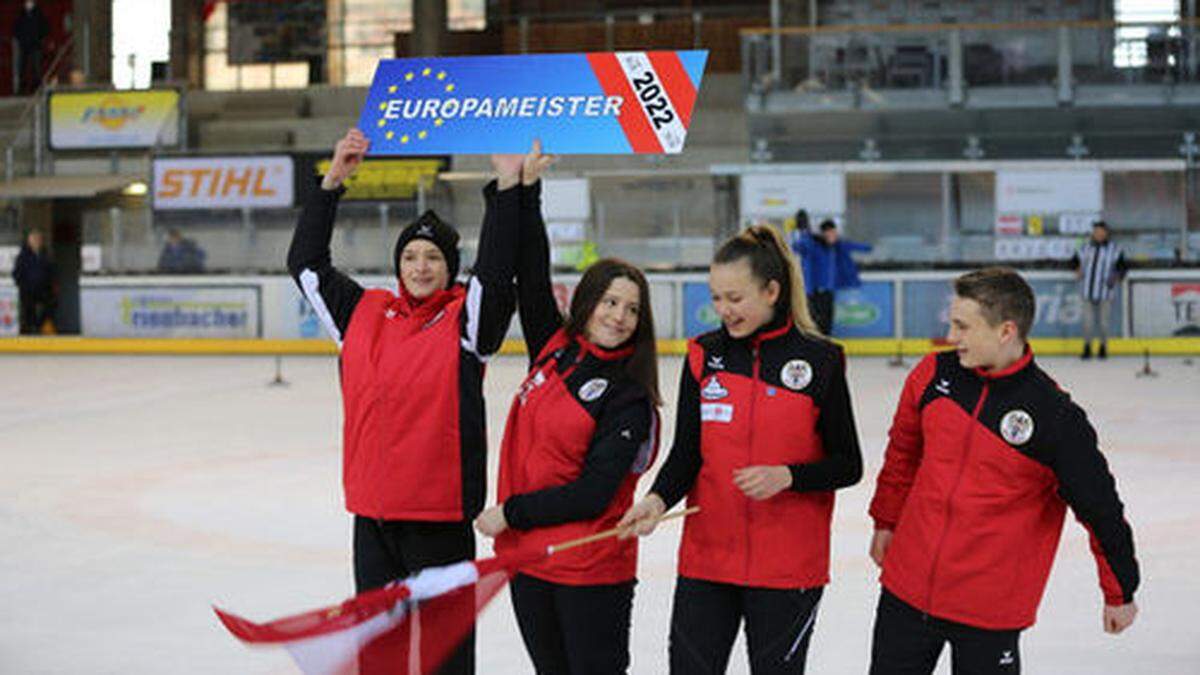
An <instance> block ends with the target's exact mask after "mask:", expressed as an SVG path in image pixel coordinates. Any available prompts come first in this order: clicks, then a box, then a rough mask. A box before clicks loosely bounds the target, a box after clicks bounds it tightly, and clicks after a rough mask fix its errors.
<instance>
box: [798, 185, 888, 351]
mask: <svg viewBox="0 0 1200 675" xmlns="http://www.w3.org/2000/svg"><path fill="white" fill-rule="evenodd" d="M802 223H803V224H807V223H808V214H807V213H805V212H804V211H803V209H802V210H800V211H799V212H797V213H796V224H797V226H798V227H797V229H796V234H795V236H794V238H793V240H792V250H794V251H795V252H796V255H798V256H800V266H801V267H802V268H803V270H804V287H805V289H806V291H807V292H808V307H809V310H810V311H811V312H812V315H813V321H815V322H816V323H817V327H818V328H820V329H821V332H822V333H824V334H825V335H830V334H831V332H832V330H833V296H834V293H836V292H837V291H839V290H841V289H843V288H857V287H858V286H860V285H862V282H861V281H859V278H858V265H857V264H856V263H855V262H854V259H853V258H851V257H850V254H851V253H853V252H855V251H862V252H864V253H868V252H870V251H871V245H870V244H862V243H859V242H856V241H849V240H846V239H841V238H839V237H838V229H837V224H836V223H834V222H833V221H832V220H829V219H826V220H823V221H821V226H820V228H819V231H820V234H813V233H812V232H811V231H810V230H809V229H808V228H807V227H804V226H802V225H801V224H802Z"/></svg>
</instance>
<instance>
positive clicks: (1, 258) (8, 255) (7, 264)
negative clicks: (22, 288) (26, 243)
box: [0, 246, 21, 276]
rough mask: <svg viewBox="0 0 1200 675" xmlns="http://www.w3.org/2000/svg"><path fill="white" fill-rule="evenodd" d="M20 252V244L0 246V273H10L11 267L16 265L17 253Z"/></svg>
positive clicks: (8, 274) (5, 274)
mask: <svg viewBox="0 0 1200 675" xmlns="http://www.w3.org/2000/svg"><path fill="white" fill-rule="evenodd" d="M20 253H21V247H20V246H0V274H3V275H4V276H10V275H12V271H13V268H14V267H16V266H17V255H19V254H20Z"/></svg>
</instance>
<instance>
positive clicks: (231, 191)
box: [157, 167, 275, 199]
mask: <svg viewBox="0 0 1200 675" xmlns="http://www.w3.org/2000/svg"><path fill="white" fill-rule="evenodd" d="M267 182H268V168H267V167H258V168H253V167H245V168H225V167H215V168H204V167H197V168H194V169H168V170H167V171H166V172H164V173H163V177H162V184H163V187H162V190H161V191H160V192H159V193H158V195H157V196H158V198H160V199H171V198H174V197H181V196H187V197H199V196H206V197H229V196H237V197H273V196H275V188H273V187H271V186H270V185H268V184H267Z"/></svg>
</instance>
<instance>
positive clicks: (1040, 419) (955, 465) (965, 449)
mask: <svg viewBox="0 0 1200 675" xmlns="http://www.w3.org/2000/svg"><path fill="white" fill-rule="evenodd" d="M889 436H890V441H889V443H888V447H887V452H886V455H885V458H884V466H883V469H882V470H881V471H880V473H879V479H878V482H877V486H876V490H875V498H874V499H873V500H872V502H871V509H870V512H871V516H872V517H873V518H874V519H875V524H876V528H878V529H883V530H894V535H893V537H892V540H891V543H890V544H889V546H888V549H887V553H886V554H885V556H884V561H883V576H882V583H883V585H884V587H886V588H887V589H888V590H889V591H891V592H892V593H893V594H894V595H896V596H897V597H899V598H900V599H901V600H903V601H905V602H907V603H908V604H910V605H912V606H913V607H916V608H917V609H919V610H921V611H922V612H925V613H927V614H930V615H932V616H937V617H940V618H944V619H949V620H952V621H957V622H960V623H965V624H968V625H971V626H976V627H979V628H986V629H992V630H1010V629H1019V628H1025V627H1027V626H1030V625H1032V624H1033V623H1034V621H1035V619H1036V615H1037V607H1038V603H1039V602H1040V601H1041V597H1042V592H1043V591H1044V590H1045V587H1046V580H1047V578H1048V577H1049V575H1050V566H1051V564H1052V563H1053V561H1054V554H1055V551H1056V550H1057V548H1058V540H1059V536H1060V535H1061V533H1062V525H1063V518H1064V515H1065V512H1066V508H1067V506H1070V507H1071V509H1072V510H1073V511H1074V512H1075V516H1076V517H1077V518H1078V519H1079V521H1080V522H1081V523H1083V525H1084V526H1085V527H1086V528H1087V530H1088V533H1089V534H1090V539H1091V548H1092V552H1093V553H1094V554H1095V557H1096V564H1097V567H1098V569H1099V574H1100V586H1101V588H1102V590H1103V592H1104V598H1105V602H1106V603H1108V604H1110V605H1119V604H1124V603H1127V602H1131V601H1132V600H1133V593H1134V591H1135V590H1136V589H1137V586H1138V563H1137V560H1136V559H1135V557H1134V550H1133V532H1132V530H1131V529H1130V527H1129V524H1128V523H1127V522H1126V521H1125V518H1124V515H1123V513H1124V507H1123V506H1122V504H1121V500H1120V499H1119V497H1118V496H1117V490H1116V484H1115V482H1114V480H1113V477H1112V474H1110V473H1109V470H1108V464H1107V463H1106V462H1105V459H1104V455H1103V454H1101V453H1100V450H1099V449H1098V447H1097V442H1096V432H1095V431H1094V430H1093V429H1092V425H1091V424H1090V423H1089V422H1088V419H1087V416H1086V415H1085V414H1084V412H1083V410H1081V409H1080V408H1079V406H1077V405H1076V404H1075V403H1073V402H1072V401H1071V398H1070V396H1068V395H1067V394H1066V393H1064V392H1063V391H1061V390H1060V389H1059V388H1058V386H1057V385H1056V384H1055V382H1054V381H1053V380H1051V379H1050V377H1049V376H1048V375H1046V373H1045V372H1043V371H1042V370H1041V368H1039V367H1038V366H1037V365H1036V364H1035V363H1034V361H1033V354H1032V352H1026V354H1025V356H1024V357H1023V358H1022V359H1021V360H1020V361H1018V362H1017V363H1016V364H1014V365H1013V366H1011V367H1010V368H1007V369H1005V370H1004V371H1002V372H998V373H986V372H984V371H981V370H971V369H967V368H963V367H962V366H961V365H960V364H959V362H958V356H957V354H956V353H954V352H941V353H938V354H931V355H929V356H927V357H925V359H924V360H923V361H921V363H920V364H918V365H917V367H916V368H915V369H913V371H912V373H911V374H910V375H909V376H908V381H907V383H906V384H905V387H904V392H903V393H902V394H901V397H900V404H899V406H898V407H897V409H896V416H895V419H894V421H893V423H892V429H891V431H890V432H889Z"/></svg>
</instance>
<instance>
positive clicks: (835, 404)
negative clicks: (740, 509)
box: [788, 350, 863, 492]
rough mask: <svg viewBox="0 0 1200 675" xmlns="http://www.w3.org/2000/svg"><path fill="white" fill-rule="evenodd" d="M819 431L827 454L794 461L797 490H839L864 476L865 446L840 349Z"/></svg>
mask: <svg viewBox="0 0 1200 675" xmlns="http://www.w3.org/2000/svg"><path fill="white" fill-rule="evenodd" d="M820 406H821V411H820V416H819V417H818V418H817V433H819V434H820V435H821V444H822V445H823V446H824V447H825V457H824V458H822V459H820V460H818V461H816V462H806V463H801V464H791V465H789V466H788V469H790V470H791V472H792V489H793V490H795V491H796V492H810V491H815V490H836V489H838V488H844V487H848V486H850V485H854V484H855V483H857V482H858V481H860V480H862V474H863V464H862V450H861V449H860V448H859V445H858V429H857V427H856V426H855V424H854V408H853V406H852V405H851V404H850V388H849V387H848V386H847V385H846V359H845V356H844V355H843V354H842V353H841V351H840V350H839V352H838V354H837V357H836V358H835V359H833V360H832V364H831V370H830V374H829V385H828V388H827V389H826V390H825V396H824V400H822V401H821V403H820Z"/></svg>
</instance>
